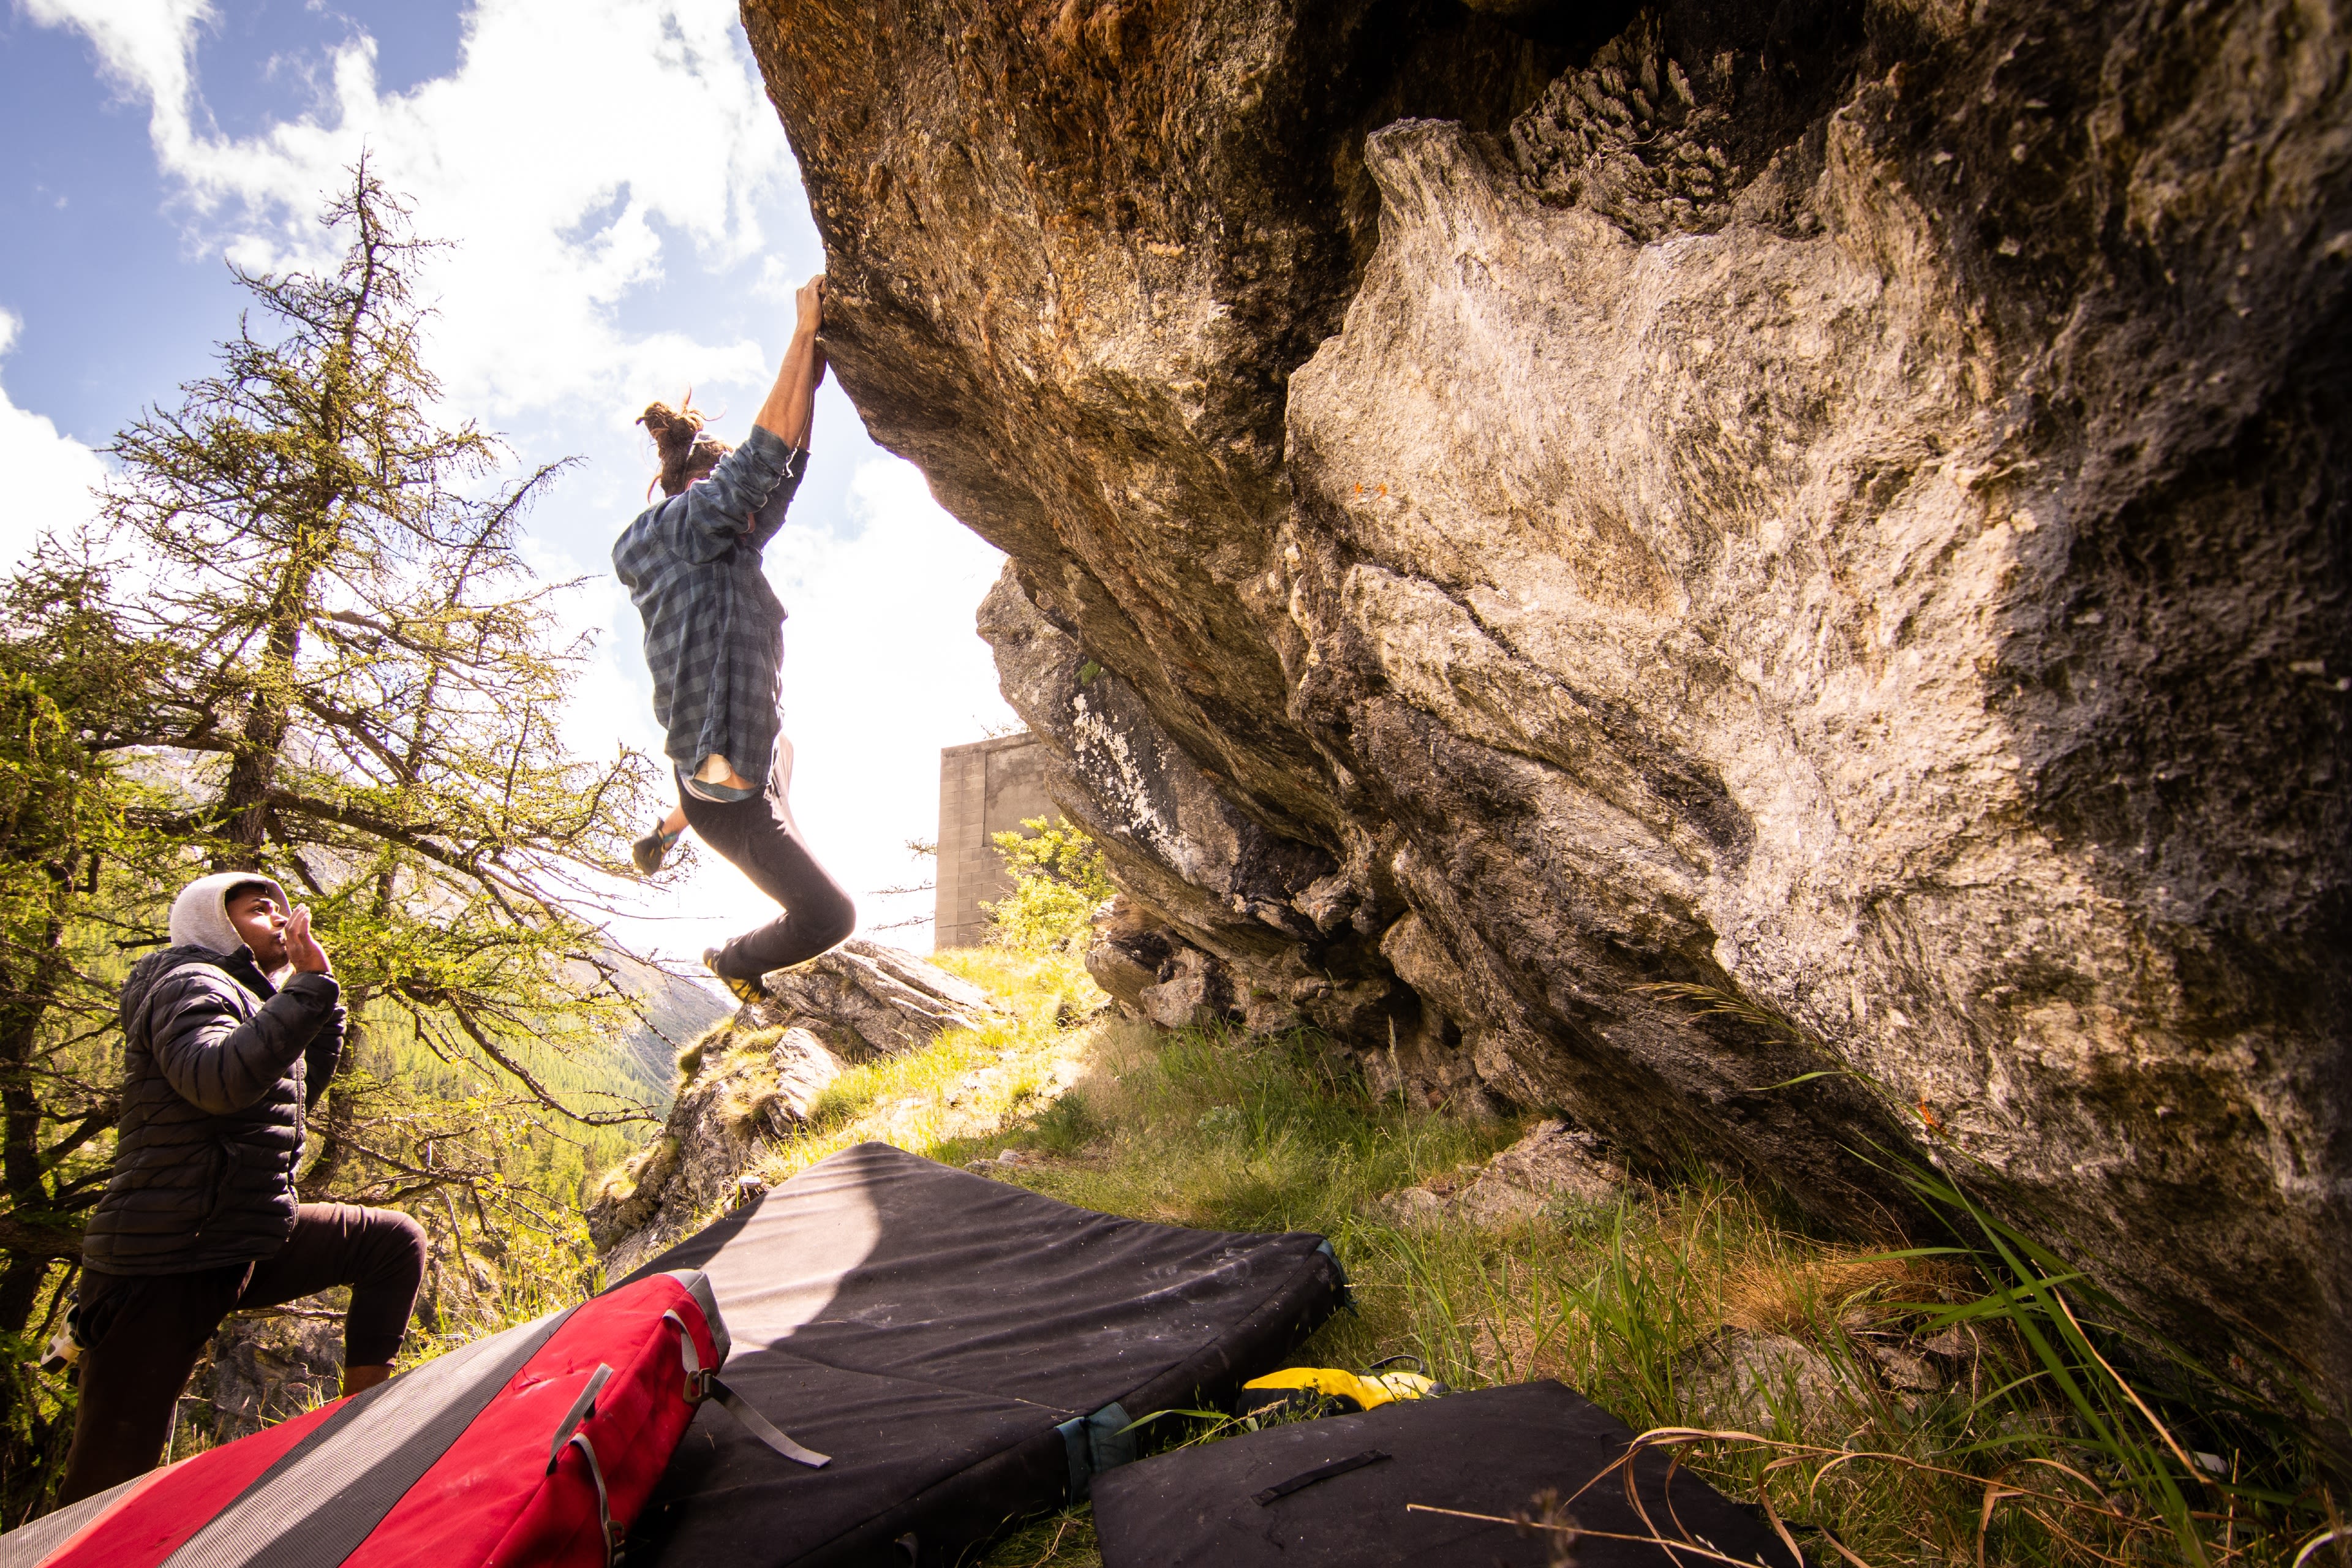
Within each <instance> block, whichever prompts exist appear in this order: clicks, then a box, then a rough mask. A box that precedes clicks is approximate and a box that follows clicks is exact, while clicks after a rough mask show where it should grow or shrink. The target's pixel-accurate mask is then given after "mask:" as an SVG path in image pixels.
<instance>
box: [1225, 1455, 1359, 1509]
mask: <svg viewBox="0 0 2352 1568" xmlns="http://www.w3.org/2000/svg"><path fill="white" fill-rule="evenodd" d="M1385 1458H1388V1456H1387V1455H1386V1454H1383V1453H1381V1451H1380V1450H1379V1449H1378V1448H1367V1449H1365V1450H1364V1451H1363V1452H1362V1453H1360V1454H1350V1455H1349V1457H1348V1458H1344V1459H1334V1460H1332V1461H1331V1462H1330V1463H1329V1464H1328V1465H1318V1466H1316V1467H1315V1468H1313V1469H1311V1470H1308V1471H1307V1473H1306V1474H1305V1475H1299V1476H1293V1477H1291V1478H1290V1479H1288V1480H1286V1481H1280V1482H1277V1483H1276V1484H1275V1485H1273V1486H1270V1487H1268V1488H1266V1489H1265V1490H1264V1491H1262V1492H1259V1493H1258V1494H1257V1495H1256V1496H1255V1497H1253V1498H1252V1499H1251V1501H1252V1502H1255V1504H1257V1506H1258V1507H1260V1508H1265V1507H1268V1506H1270V1505H1272V1504H1274V1503H1276V1502H1279V1501H1281V1500H1283V1499H1284V1498H1286V1497H1288V1496H1289V1495H1290V1494H1291V1493H1293V1492H1296V1491H1304V1490H1306V1489H1307V1488H1308V1487H1311V1486H1313V1485H1314V1484H1315V1483H1316V1482H1318V1481H1328V1480H1329V1479H1331V1478H1332V1477H1333V1476H1344V1475H1346V1474H1347V1473H1348V1472H1349V1470H1360V1469H1362V1468H1364V1467H1365V1466H1366V1465H1377V1464H1379V1463H1380V1462H1381V1460H1382V1459H1385Z"/></svg>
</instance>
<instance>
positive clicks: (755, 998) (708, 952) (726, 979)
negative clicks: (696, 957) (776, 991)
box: [702, 947, 768, 1007]
mask: <svg viewBox="0 0 2352 1568" xmlns="http://www.w3.org/2000/svg"><path fill="white" fill-rule="evenodd" d="M702 966H703V967H704V968H705V969H708V970H709V971H710V973H713V974H717V975H719V984H721V985H724V986H725V987H727V989H728V990H729V991H730V992H731V993H732V994H734V997H735V1000H737V1001H738V1002H740V1003H741V1004H743V1005H745V1006H746V1007H749V1006H751V1005H753V1004H755V1003H760V1002H765V1001H766V1000H767V999H768V994H767V993H766V992H765V991H762V990H761V989H760V983H759V982H758V981H756V980H739V979H737V978H736V977H735V976H734V975H732V974H724V973H719V950H718V949H717V948H715V947H707V948H704V949H703V950H702Z"/></svg>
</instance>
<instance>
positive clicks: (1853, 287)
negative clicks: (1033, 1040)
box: [745, 0, 2352, 1414]
mask: <svg viewBox="0 0 2352 1568" xmlns="http://www.w3.org/2000/svg"><path fill="white" fill-rule="evenodd" d="M745 21H746V26H747V28H748V30H749V33H750V36H751V41H752V45H753V48H754V50H755V52H756V54H757V55H758V57H759V60H760V64H761V68H762V70H763V72H764V73H765V77H766V80H767V84H768V88H769V90H770V93H771V96H772V99H773V100H774V102H775V104H776V107H777V109H778V110H779V111H780V113H781V115H782V120H783V122H784V125H785V127H786V129H787V131H788V132H790V134H791V136H792V139H793V146H794V149H795V151H796V153H797V154H798V156H799V159H800V166H801V168H802V171H803V174H804V176H805V178H806V180H807V183H808V185H809V189H810V192H811V195H812V199H813V201H814V205H815V211H816V216H817V221H818V225H819V227H820V229H821V231H822V232H823V235H824V239H825V242H826V246H827V250H828V267H829V270H830V274H831V277H832V279H833V280H834V289H835V292H834V295H833V300H832V303H831V304H830V305H829V306H828V312H829V321H828V331H827V335H828V341H829V345H830V352H831V354H832V363H833V364H834V366H835V371H836V372H837V374H839V376H840V378H841V381H842V383H843V384H844V385H845V387H846V389H847V390H848V392H849V394H850V395H851V396H852V397H853V399H855V400H856V404H857V405H858V407H859V409H860V411H861V413H862V414H863V416H865V418H866V423H867V425H868V427H869V429H871V431H872V432H873V433H874V435H875V436H876V437H877V439H879V440H880V441H881V442H883V443H884V444H885V445H886V446H888V447H891V448H893V449H895V450H897V451H899V452H901V453H904V454H905V455H907V456H908V457H909V458H913V459H914V460H915V461H916V462H918V463H919V464H920V465H921V466H922V468H924V470H925V472H926V473H927V475H928V476H929V479H930V482H931V485H932V488H933V489H934V491H935V493H936V494H937V495H938V496H939V498H940V500H941V501H942V502H943V503H944V504H945V505H947V506H948V507H949V508H950V510H953V511H954V512H955V513H956V514H957V515H958V516H960V517H961V518H962V519H964V520H965V521H967V522H969V523H970V524H971V526H972V527H973V528H975V529H976V530H978V531H980V532H981V533H982V534H983V535H985V536H986V537H987V538H989V539H990V540H991V541H992V542H995V543H997V544H998V545H1000V546H1002V547H1003V549H1004V550H1005V551H1006V552H1008V553H1009V555H1010V556H1011V558H1012V559H1011V563H1010V565H1009V567H1008V571H1007V573H1006V575H1005V577H1004V579H1003V581H1002V582H1001V583H1000V584H999V585H998V587H997V589H996V590H995V592H994V593H993V594H992V595H991V597H990V599H989V601H988V603H987V604H986V605H984V606H983V607H982V614H981V627H982V632H983V634H984V635H985V636H986V637H988V638H989V639H990V641H991V642H992V644H993V645H994V647H995V648H996V651H997V657H998V661H999V669H1000V673H1001V675H1002V677H1003V684H1004V688H1005V690H1006V693H1007V695H1008V697H1009V698H1010V700H1012V701H1013V704H1014V706H1015V707H1016V708H1018V709H1019V710H1021V712H1022V713H1023V715H1024V717H1025V718H1026V719H1027V720H1028V721H1029V722H1030V724H1031V726H1032V728H1033V729H1034V731H1036V732H1037V733H1039V734H1040V735H1042V736H1043V737H1045V740H1046V741H1047V742H1048V744H1049V745H1050V746H1051V747H1052V748H1053V750H1054V752H1055V757H1056V769H1057V773H1056V779H1055V787H1056V790H1057V792H1058V795H1059V798H1060V799H1061V800H1062V801H1063V804H1064V805H1066V807H1067V808H1068V809H1070V810H1071V811H1072V813H1073V814H1074V816H1076V817H1077V818H1078V819H1080V820H1081V821H1082V822H1084V823H1085V824H1086V825H1087V826H1088V827H1089V828H1090V829H1091V830H1092V831H1094V832H1095V833H1096V834H1097V837H1099V838H1101V840H1102V841H1103V843H1104V844H1105V846H1106V847H1107V849H1108V853H1109V856H1110V858H1111V862H1112V865H1113V868H1114V872H1115V874H1116V876H1117V878H1118V880H1119V882H1120V884H1121V886H1122V887H1123V888H1125V889H1127V891H1128V893H1129V896H1130V898H1131V899H1132V900H1133V901H1134V903H1135V904H1136V905H1137V906H1138V907H1139V909H1140V910H1143V911H1145V912H1146V913H1148V914H1149V915H1150V916H1151V917H1153V918H1156V919H1157V920H1158V921H1161V922H1163V923H1164V926H1165V928H1166V930H1167V931H1168V939H1167V941H1166V942H1165V943H1163V944H1162V947H1161V949H1160V952H1158V955H1157V957H1156V960H1155V962H1154V963H1153V965H1152V966H1151V969H1150V980H1149V981H1148V982H1146V983H1142V984H1132V985H1131V989H1133V990H1134V991H1135V992H1136V993H1137V994H1138V995H1139V996H1140V995H1141V994H1142V992H1143V991H1144V990H1145V989H1146V987H1147V985H1148V986H1149V987H1156V988H1158V994H1159V996H1160V998H1161V999H1162V1001H1163V1002H1164V1004H1165V1005H1166V1008H1167V1009H1168V1010H1170V1011H1171V1012H1175V1011H1195V1010H1197V1009H1199V1008H1202V1007H1204V1006H1206V1007H1211V1008H1213V1009H1216V1008H1222V1010H1223V1012H1224V1014H1225V1016H1229V1017H1233V1018H1235V1019H1237V1020H1239V1019H1244V1018H1248V1019H1252V1020H1254V1021H1255V1023H1257V1024H1258V1025H1260V1026H1274V1025H1275V1024H1276V1023H1277V1022H1278V1021H1280V1020H1282V1019H1283V1018H1286V1017H1298V1018H1305V1019H1307V1020H1310V1021H1312V1022H1314V1023H1316V1024H1318V1025H1320V1026H1324V1027H1326V1028H1328V1029H1329V1030H1331V1031H1333V1032H1334V1033H1335V1034H1336V1035H1338V1036H1339V1037H1342V1038H1344V1039H1346V1040H1349V1041H1350V1042H1352V1043H1353V1044H1355V1045H1356V1046H1358V1047H1360V1048H1362V1049H1363V1050H1364V1051H1365V1052H1366V1053H1367V1056H1368V1059H1375V1058H1376V1059H1381V1060H1385V1061H1387V1062H1390V1063H1391V1064H1393V1068H1394V1070H1395V1071H1396V1072H1397V1073H1398V1074H1399V1075H1400V1076H1402V1078H1404V1079H1407V1080H1408V1081H1409V1082H1410V1084H1411V1085H1412V1087H1413V1088H1415V1089H1418V1090H1419V1091H1420V1092H1422V1093H1423V1094H1424V1095H1427V1096H1429V1097H1430V1098H1431V1099H1432V1100H1433V1101H1444V1102H1445V1103H1449V1104H1454V1105H1457V1106H1459V1107H1461V1108H1463V1109H1465V1110H1473V1111H1475V1110H1480V1109H1482V1108H1489V1107H1493V1106H1495V1105H1497V1104H1516V1105H1522V1106H1540V1107H1551V1108H1558V1109H1559V1110H1563V1111H1565V1112H1567V1113H1568V1114H1569V1115H1570V1116H1571V1117H1572V1118H1573V1119H1574V1120H1575V1121H1577V1122H1579V1123H1580V1124H1581V1125H1583V1126H1586V1127H1589V1128H1591V1129H1592V1130H1594V1131H1598V1132H1600V1133H1601V1134H1603V1135H1604V1136H1605V1137H1606V1138H1607V1139H1608V1141H1609V1142H1610V1145H1611V1146H1612V1149H1614V1150H1616V1151H1618V1152H1621V1153H1622V1155H1623V1156H1624V1157H1625V1158H1626V1159H1627V1160H1628V1161H1630V1162H1631V1163H1633V1164H1635V1165H1636V1166H1637V1167H1638V1166H1640V1165H1641V1164H1643V1163H1645V1162H1650V1161H1667V1160H1672V1159H1678V1158H1684V1157H1686V1156H1688V1155H1690V1154H1694V1153H1695V1154H1697V1155H1699V1156H1702V1157H1705V1158H1707V1159H1711V1160H1713V1161H1716V1162H1717V1163H1720V1164H1722V1165H1724V1166H1726V1167H1727V1168H1731V1169H1735V1170H1740V1171H1745V1172H1748V1173H1753V1174H1760V1175H1765V1176H1769V1177H1771V1178H1773V1179H1776V1180H1778V1181H1779V1182H1780V1183H1781V1184H1782V1185H1783V1186H1784V1187H1785V1188H1786V1189H1787V1190H1788V1192H1789V1193H1790V1194H1791V1195H1792V1196H1793V1197H1794V1198H1795V1199H1796V1200H1797V1201H1799V1202H1801V1203H1804V1204H1806V1205H1810V1206H1811V1207H1812V1208H1813V1209H1814V1210H1815V1212H1816V1213H1817V1214H1819V1215H1822V1218H1823V1219H1824V1220H1826V1221H1830V1222H1832V1223H1839V1224H1843V1225H1847V1226H1853V1227H1855V1228H1857V1229H1863V1230H1869V1229H1873V1228H1878V1229H1884V1228H1887V1227H1888V1226H1892V1225H1894V1224H1895V1223H1898V1222H1900V1221H1902V1220H1903V1219H1904V1218H1905V1216H1906V1213H1908V1212H1909V1211H1908V1210H1907V1209H1906V1200H1905V1198H1904V1195H1903V1193H1902V1190H1901V1188H1900V1187H1899V1185H1898V1184H1895V1182H1893V1181H1892V1180H1891V1179H1890V1178H1889V1177H1888V1176H1887V1174H1886V1173H1885V1170H1884V1168H1883V1165H1882V1164H1874V1163H1871V1160H1870V1159H1867V1158H1864V1155H1865V1154H1868V1153H1870V1152H1872V1151H1873V1150H1897V1151H1899V1150H1902V1149H1904V1148H1906V1147H1909V1148H1913V1149H1916V1148H1917V1147H1918V1146H1919V1145H1920V1144H1921V1143H1922V1142H1937V1143H1940V1144H1941V1145H1942V1146H1943V1153H1944V1157H1945V1158H1946V1160H1947V1161H1948V1163H1949V1164H1950V1165H1951V1166H1952V1168H1954V1169H1956V1170H1959V1171H1963V1172H1966V1173H1971V1177H1970V1179H1971V1180H1972V1181H1973V1183H1974V1184H1975V1185H1976V1186H1977V1188H1978V1190H1979V1193H1980V1194H1983V1195H1984V1196H1985V1197H1986V1198H1987V1199H1988V1200H1989V1201H1992V1202H1994V1203H1996V1204H1997V1205H2000V1207H2002V1208H2003V1209H2004V1211H2005V1212H2007V1213H2009V1214H2010V1215H2011V1216H2012V1217H2014V1218H2016V1219H2018V1220H2020V1221H2021V1222H2022V1223H2025V1224H2027V1225H2028V1226H2031V1227H2032V1228H2034V1229H2035V1230H2037V1231H2038V1232H2040V1233H2041V1234H2042V1235H2043V1236H2044V1237H2047V1238H2048V1239H2050V1240H2051V1241H2052V1242H2053V1243H2054V1244H2056V1245H2059V1246H2061V1247H2064V1248H2067V1249H2069V1250H2070V1251H2072V1252H2073V1253H2074V1255H2075V1256H2077V1257H2078V1258H2081V1259H2082V1260H2083V1261H2084V1263H2085V1264H2086V1265H2088V1266H2089V1267H2090V1268H2092V1269H2093V1270H2094V1271H2095V1273H2096V1274H2097V1275H2098V1276H2099V1277H2100V1278H2101V1279H2103V1280H2104V1281H2105V1282H2106V1283H2108V1284H2110V1285H2112V1286H2115V1287H2116V1288H2118V1289H2121V1290H2122V1291H2124V1292H2125V1293H2126V1295H2127V1297H2128V1298H2129V1299H2130V1300H2134V1301H2136V1302H2137V1303H2138V1304H2139V1305H2140V1306H2142V1307H2143V1308H2144V1309H2146V1310H2149V1311H2151V1312H2152V1313H2153V1314H2155V1316H2156V1318H2157V1320H2158V1322H2159V1323H2160V1324H2161V1325H2162V1326H2163V1327H2165V1328H2166V1329H2167V1330H2168V1331H2170V1332H2171V1333H2173V1334H2174V1335H2176V1336H2178V1337H2179V1338H2182V1339H2184V1340H2187V1341H2189V1342H2191V1343H2193V1344H2195V1345H2197V1346H2199V1347H2200V1349H2204V1350H2207V1351H2208V1352H2241V1353H2242V1354H2243V1355H2245V1356H2246V1357H2247V1358H2248V1360H2249V1363H2250V1364H2266V1365H2269V1366H2272V1367H2277V1366H2280V1365H2296V1366H2299V1367H2300V1369H2301V1372H2302V1374H2303V1375H2304V1376H2305V1377H2306V1378H2307V1379H2309V1380H2310V1381H2311V1382H2312V1383H2313V1384H2315V1386H2317V1387H2319V1388H2320V1389H2322V1390H2324V1391H2326V1396H2327V1397H2328V1398H2329V1399H2330V1400H2331V1401H2332V1402H2333V1403H2334V1405H2335V1406H2336V1409H2337V1411H2338V1413H2339V1414H2341V1413H2343V1412H2345V1411H2346V1410H2347V1409H2348V1408H2352V1321H2347V1319H2352V1128H2347V1118H2346V1100H2347V1071H2346V1069H2347V1061H2346V1051H2345V1036H2346V1027H2347V1009H2346V981H2345V978H2344V975H2343V967H2344V966H2343V962H2342V959H2343V954H2344V953H2345V952H2347V947H2352V943H2348V942H2347V937H2348V936H2352V932H2347V894H2346V871H2347V865H2346V860H2347V855H2346V848H2347V843H2346V838H2347V835H2346V791H2345V778H2346V763H2347V738H2346V736H2347V731H2346V723H2345V710H2346V706H2347V702H2352V626H2347V614H2346V600H2345V589H2346V584H2347V545H2352V527H2347V503H2346V499H2345V498H2346V496H2347V479H2352V475H2347V471H2346V469H2347V453H2352V442H2347V439H2346V436H2347V406H2352V405H2347V396H2346V394H2347V366H2346V354H2347V345H2352V331H2347V321H2346V292H2345V277H2346V270H2347V265H2352V179H2348V178H2347V158H2352V92H2347V26H2352V23H2348V22H2347V10H2346V7H2345V6H2344V5H2341V4H2335V3H2330V0H2317V3H2293V0H2211V3H2206V4H2199V5H2178V4H2159V3H2158V0H2058V3H2055V4H2053V3H2051V0H2032V3H2027V0H1976V3H1973V4H1969V5H1961V4H1958V3H1957V0H1879V3H1876V4H1872V5H1864V4H1861V3H1859V0H1857V3H1853V4H1846V3H1843V0H1789V3H1780V0H1775V3H1773V4H1764V3H1761V0H1759V3H1756V4H1738V3H1723V0H1661V3H1660V4H1658V5H1653V6H1650V7H1646V8H1643V9H1642V10H1641V11H1639V13H1638V14H1636V12H1635V10H1634V8H1633V7H1632V6H1626V5H1618V6H1610V5H1601V6H1573V7H1571V6H1568V5H1533V4H1530V5H1520V4H1516V3H1515V4H1511V5H1499V6H1494V7H1487V8H1485V9H1481V10H1474V9H1470V8H1465V7H1464V6H1462V5H1456V4H1453V3H1452V0H1447V3H1445V4H1438V3H1435V0H1430V3H1426V4H1417V3H1412V0H1400V3H1394V4H1379V5H1375V4H1371V3H1370V0H1323V3H1316V0H1031V3H1026V4H1008V5H1000V6H991V7H975V6H971V5H958V4H953V3H950V0H794V4H793V5H789V6H785V5H780V4H772V3H771V0H747V4H746V5H745ZM1123 940H1126V942H1127V949H1128V962H1129V963H1131V964H1132V965H1134V966H1135V968H1136V969H1137V970H1138V971H1139V970H1140V969H1141V968H1142V967H1144V964H1143V959H1144V957H1147V956H1150V954H1149V953H1146V952H1144V951H1143V950H1144V948H1145V947H1147V946H1148V945H1149V944H1147V943H1143V942H1141V941H1140V939H1139V938H1137V937H1136V936H1135V933H1134V932H1132V931H1130V932H1129V933H1128V936H1127V938H1126V939H1123ZM1186 952H1192V953H1194V954H1196V955H1197V956H1196V957H1195V958H1192V959H1190V960H1188V959H1185V958H1184V954H1185V953H1186ZM1120 973H1121V974H1122V975H1123V976H1124V977H1125V978H1126V979H1127V980H1129V981H1130V982H1133V981H1134V980H1135V978H1136V976H1135V974H1134V973H1129V972H1128V971H1126V970H1121V971H1120ZM1171 985H1173V986H1174V987H1175V989H1174V990H1172V991H1171V990H1170V989H1169V987H1171ZM1662 985H1663V986H1670V987H1682V988H1684V989H1681V990H1661V989H1656V987H1659V986H1662ZM1645 987H1650V989H1644V988H1645ZM1692 987H1696V988H1700V989H1699V990H1698V991H1697V992H1696V993H1694V992H1693V991H1692V990H1690V989H1688V988H1692ZM1791 1080H1801V1081H1796V1082H1791ZM1913 1217H1916V1215H1915V1216H1913Z"/></svg>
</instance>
